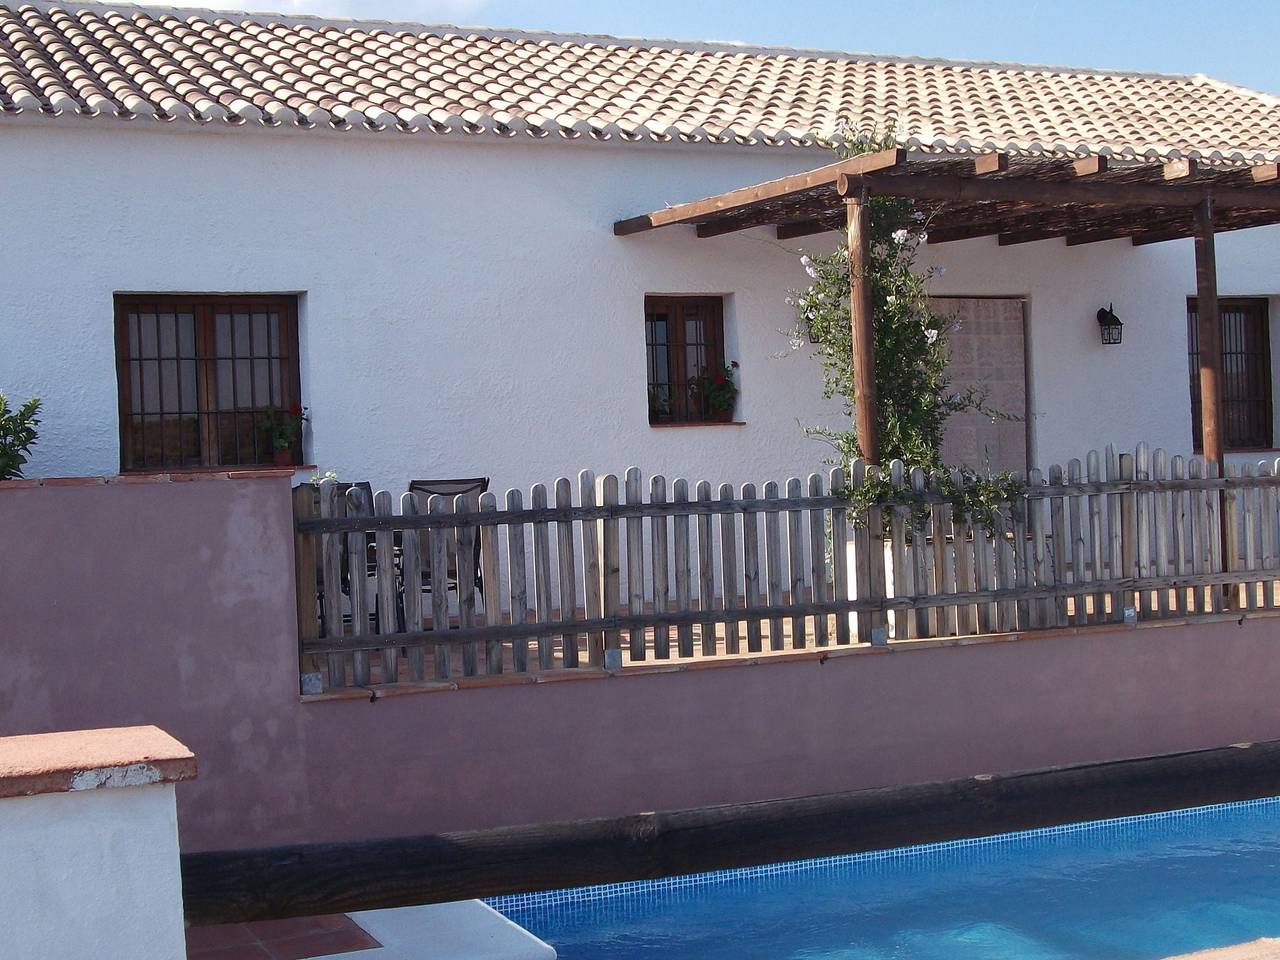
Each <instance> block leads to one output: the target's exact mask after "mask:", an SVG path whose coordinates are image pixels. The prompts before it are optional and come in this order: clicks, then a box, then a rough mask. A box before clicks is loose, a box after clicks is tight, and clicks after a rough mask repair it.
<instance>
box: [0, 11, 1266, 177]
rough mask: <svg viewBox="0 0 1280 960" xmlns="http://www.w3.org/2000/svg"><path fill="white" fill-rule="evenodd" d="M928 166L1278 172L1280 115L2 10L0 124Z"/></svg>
mask: <svg viewBox="0 0 1280 960" xmlns="http://www.w3.org/2000/svg"><path fill="white" fill-rule="evenodd" d="M12 113H27V114H30V113H37V114H46V115H52V116H66V115H69V114H107V115H113V116H119V117H122V118H125V119H132V118H136V117H143V118H152V119H154V120H155V121H159V122H172V121H179V120H180V121H182V122H196V123H211V122H215V123H221V124H234V125H250V124H254V125H267V126H281V125H283V126H303V127H308V128H312V127H323V126H332V127H337V128H340V129H350V128H353V127H363V128H372V129H382V130H398V131H402V132H410V133H417V132H429V133H435V134H447V133H450V132H453V131H455V130H456V131H463V132H465V133H469V134H481V133H484V132H493V133H497V134H501V135H504V136H518V135H520V136H533V137H546V136H553V135H554V136H562V137H568V138H577V137H581V136H589V137H594V138H599V139H607V138H611V137H620V138H622V139H624V140H641V139H652V140H659V141H665V140H671V139H676V138H678V139H683V140H689V141H706V142H711V143H746V144H763V145H780V144H795V145H802V146H807V145H812V144H814V143H818V142H821V141H823V140H825V139H828V138H830V137H832V136H833V135H836V134H837V133H838V132H839V130H840V129H841V125H842V122H844V121H847V122H849V123H851V124H852V125H853V126H854V127H856V128H861V129H866V128H868V127H871V126H873V125H874V126H877V127H880V128H884V127H885V126H886V125H888V124H889V123H896V129H897V131H898V132H899V135H900V137H901V139H902V141H903V142H904V143H905V144H906V145H908V146H911V147H918V148H921V149H926V150H990V149H1001V150H1010V151H1029V152H1039V151H1054V152H1070V153H1090V152H1091V153H1117V154H1128V155H1134V156H1144V157H1161V158H1165V159H1168V158H1171V157H1178V156H1184V155H1188V154H1193V155H1199V156H1202V157H1206V158H1209V159H1221V160H1229V161H1236V162H1240V161H1243V162H1261V161H1274V160H1276V159H1277V158H1278V156H1280V133H1277V131H1278V130H1280V98H1276V97H1273V96H1269V95H1267V94H1262V93H1257V92H1255V91H1252V90H1246V89H1244V88H1242V87H1237V86H1234V85H1232V84H1228V83H1223V82H1221V81H1217V80H1212V79H1209V78H1207V77H1203V76H1174V75H1163V74H1139V73H1126V72H1107V71H1100V70H1076V69H1067V68H1062V67H1035V66H1022V65H1016V64H994V63H962V62H954V61H943V60H925V59H914V58H895V57H877V56H872V55H865V54H835V53H819V52H806V51H796V50H751V49H745V48H741V47H736V46H733V45H727V44H713V43H708V44H688V43H672V42H667V41H651V40H621V39H618V38H613V37H588V36H576V35H575V36H557V35H547V34H534V33H526V32H523V31H513V30H478V29H462V28H458V27H429V26H423V25H420V24H404V23H383V22H357V21H326V20H320V19H316V18H311V17H297V16H286V15H275V14H248V13H240V12H219V11H211V10H195V9H163V8H148V7H138V6H133V5H127V4H120V5H116V4H85V5H81V6H59V5H57V4H53V3H47V2H37V3H31V4H25V5H22V6H10V5H4V4H3V3H0V117H2V116H3V115H4V114H12Z"/></svg>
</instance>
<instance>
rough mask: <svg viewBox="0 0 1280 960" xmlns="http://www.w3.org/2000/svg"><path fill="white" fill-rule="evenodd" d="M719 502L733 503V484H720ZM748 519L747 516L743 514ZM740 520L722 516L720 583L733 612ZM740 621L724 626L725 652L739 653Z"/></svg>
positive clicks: (736, 597)
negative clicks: (738, 524) (738, 525)
mask: <svg viewBox="0 0 1280 960" xmlns="http://www.w3.org/2000/svg"><path fill="white" fill-rule="evenodd" d="M717 501H718V502H719V503H723V504H725V505H726V506H728V505H729V504H730V503H732V502H733V486H732V484H728V483H722V484H720V490H719V491H718V497H717ZM743 518H744V519H745V518H746V514H743ZM737 523H738V518H737V516H736V515H735V514H734V513H733V512H732V511H731V510H725V512H724V513H722V514H720V582H721V584H723V587H724V589H723V590H722V591H721V594H720V595H721V596H722V597H723V598H724V608H725V609H726V610H732V609H734V608H735V607H737V606H738V533H737ZM738 651H739V642H738V621H737V620H726V621H725V625H724V652H725V653H737V652H738Z"/></svg>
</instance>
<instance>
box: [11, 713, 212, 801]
mask: <svg viewBox="0 0 1280 960" xmlns="http://www.w3.org/2000/svg"><path fill="white" fill-rule="evenodd" d="M195 775H196V758H195V755H194V754H192V752H191V751H190V750H188V749H187V748H186V747H184V746H183V745H182V744H181V743H179V742H178V741H177V740H175V739H174V738H173V737H171V736H169V734H167V733H165V732H164V731H163V730H161V729H160V728H159V727H151V726H146V727H111V728H107V729H102V730H74V731H65V732H59V733H37V734H29V735H26V736H18V737H2V738H0V797H25V796H33V795H35V794H43V793H67V792H72V791H78V790H95V789H101V788H107V787H135V786H144V785H147V784H152V783H175V782H177V781H179V780H190V779H192V778H194V777H195Z"/></svg>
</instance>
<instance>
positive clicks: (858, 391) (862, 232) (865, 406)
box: [844, 192, 880, 463]
mask: <svg viewBox="0 0 1280 960" xmlns="http://www.w3.org/2000/svg"><path fill="white" fill-rule="evenodd" d="M844 207H845V219H846V223H847V224H848V231H849V234H848V242H849V320H850V323H851V326H852V331H851V332H852V335H853V344H852V347H853V410H854V429H855V430H856V431H857V435H858V450H859V452H861V454H862V456H863V459H865V460H866V461H867V462H868V463H879V462H880V436H879V431H878V430H877V429H876V417H877V415H878V414H879V404H878V403H877V402H876V356H875V336H874V333H873V329H874V328H873V320H872V310H871V282H870V278H869V277H868V276H867V270H868V265H869V264H870V263H871V219H870V216H869V215H868V211H867V194H866V193H865V192H862V193H858V194H854V195H852V196H847V197H845V201H844Z"/></svg>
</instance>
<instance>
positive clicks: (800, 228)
mask: <svg viewBox="0 0 1280 960" xmlns="http://www.w3.org/2000/svg"><path fill="white" fill-rule="evenodd" d="M833 229H835V228H834V227H830V226H828V225H827V224H825V223H823V222H822V221H821V220H796V221H794V222H792V223H780V224H778V226H777V229H776V231H775V232H776V234H777V237H778V239H779V240H794V239H796V238H797V237H811V236H813V235H814V234H815V233H826V232H827V231H828V230H833Z"/></svg>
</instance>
